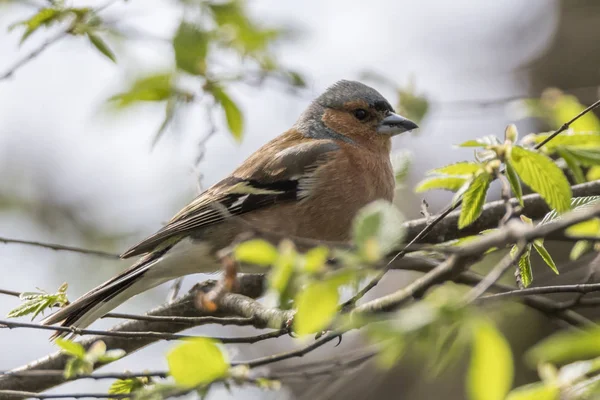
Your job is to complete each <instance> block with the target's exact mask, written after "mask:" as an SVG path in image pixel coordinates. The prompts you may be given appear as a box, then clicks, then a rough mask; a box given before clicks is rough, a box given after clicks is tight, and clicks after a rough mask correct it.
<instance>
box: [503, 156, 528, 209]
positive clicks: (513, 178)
mask: <svg viewBox="0 0 600 400" xmlns="http://www.w3.org/2000/svg"><path fill="white" fill-rule="evenodd" d="M504 164H505V165H506V177H507V178H508V183H509V184H510V190H512V193H513V195H514V196H515V197H516V198H517V200H519V204H520V205H521V207H523V205H524V204H523V188H522V187H521V181H520V180H519V177H518V176H517V173H516V172H515V168H514V167H513V165H512V164H511V162H510V160H506V162H505V163H504Z"/></svg>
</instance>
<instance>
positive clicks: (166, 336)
mask: <svg viewBox="0 0 600 400" xmlns="http://www.w3.org/2000/svg"><path fill="white" fill-rule="evenodd" d="M1 326H5V327H6V328H8V329H15V328H29V329H41V330H49V331H55V332H65V333H72V334H76V335H80V336H85V335H98V336H109V337H121V338H130V339H140V338H152V339H161V340H184V339H192V338H200V337H206V336H196V335H182V334H176V333H162V332H125V331H118V332H117V331H102V330H94V329H76V328H70V327H68V326H47V325H41V324H34V323H29V322H14V321H5V320H0V327H1ZM288 333H289V330H288V329H279V330H276V331H272V332H268V333H263V334H260V335H256V336H246V337H233V338H232V337H224V338H223V337H211V339H214V340H218V341H220V342H222V343H256V342H260V341H261V340H266V339H273V338H278V337H281V336H284V335H287V334H288Z"/></svg>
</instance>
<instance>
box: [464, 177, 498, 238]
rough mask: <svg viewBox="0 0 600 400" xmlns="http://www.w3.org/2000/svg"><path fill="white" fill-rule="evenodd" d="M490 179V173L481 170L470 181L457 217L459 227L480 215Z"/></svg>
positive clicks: (465, 225) (467, 224)
mask: <svg viewBox="0 0 600 400" xmlns="http://www.w3.org/2000/svg"><path fill="white" fill-rule="evenodd" d="M490 181H491V175H490V174H489V173H487V172H481V173H480V174H479V175H477V176H476V177H475V178H473V180H472V181H471V184H470V185H469V188H468V189H467V191H466V192H465V193H464V195H463V202H462V209H461V211H460V217H459V218H458V228H459V229H462V228H464V227H467V226H469V225H471V224H472V223H473V222H475V220H477V218H479V216H480V215H481V210H482V209H483V204H484V203H485V196H486V194H487V191H488V189H489V187H490Z"/></svg>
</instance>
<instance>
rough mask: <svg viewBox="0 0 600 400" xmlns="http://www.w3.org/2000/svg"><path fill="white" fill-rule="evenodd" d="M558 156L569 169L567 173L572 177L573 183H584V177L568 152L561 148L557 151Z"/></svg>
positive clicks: (577, 163)
mask: <svg viewBox="0 0 600 400" xmlns="http://www.w3.org/2000/svg"><path fill="white" fill-rule="evenodd" d="M558 155H559V156H561V157H562V159H563V160H565V163H566V164H567V167H569V173H570V174H571V175H572V176H573V179H575V183H584V182H585V177H584V176H583V171H582V170H581V167H580V166H579V161H578V160H577V158H576V157H574V156H573V154H572V153H571V152H570V151H568V150H567V149H563V148H559V149H558Z"/></svg>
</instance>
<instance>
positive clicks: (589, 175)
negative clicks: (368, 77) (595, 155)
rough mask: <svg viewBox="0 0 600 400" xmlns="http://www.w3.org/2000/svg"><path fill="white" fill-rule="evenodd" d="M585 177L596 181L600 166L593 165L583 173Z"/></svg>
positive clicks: (599, 174)
mask: <svg viewBox="0 0 600 400" xmlns="http://www.w3.org/2000/svg"><path fill="white" fill-rule="evenodd" d="M585 178H586V179H587V180H588V181H597V180H599V179H600V166H598V165H595V166H593V167H591V168H590V169H589V170H588V172H587V174H586V175H585Z"/></svg>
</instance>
